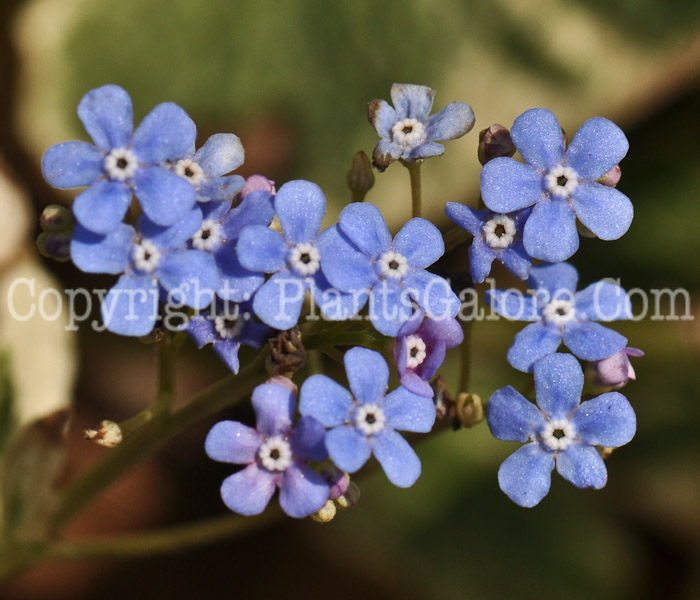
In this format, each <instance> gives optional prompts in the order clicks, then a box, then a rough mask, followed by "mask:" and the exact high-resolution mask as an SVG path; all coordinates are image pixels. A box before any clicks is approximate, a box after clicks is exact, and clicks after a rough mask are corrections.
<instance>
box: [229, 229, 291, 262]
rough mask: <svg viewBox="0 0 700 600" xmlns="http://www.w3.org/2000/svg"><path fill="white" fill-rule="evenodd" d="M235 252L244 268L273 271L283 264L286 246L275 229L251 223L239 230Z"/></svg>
mask: <svg viewBox="0 0 700 600" xmlns="http://www.w3.org/2000/svg"><path fill="white" fill-rule="evenodd" d="M236 253H237V254H238V260H239V261H240V262H241V264H242V265H243V266H244V267H245V268H246V269H249V270H250V271H264V272H266V273H274V272H275V271H278V270H279V269H281V268H282V267H283V266H284V260H285V255H286V253H287V246H286V245H285V243H284V239H283V238H282V236H281V235H280V234H279V233H278V232H277V231H273V230H272V229H268V228H267V227H265V226H264V225H251V226H249V227H246V228H245V229H244V230H243V231H241V234H240V237H239V238H238V243H237V244H236Z"/></svg>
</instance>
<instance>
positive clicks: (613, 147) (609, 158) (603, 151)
mask: <svg viewBox="0 0 700 600" xmlns="http://www.w3.org/2000/svg"><path fill="white" fill-rule="evenodd" d="M627 150H629V142H628V141H627V138H626V137H625V134H624V133H623V131H622V129H620V128H619V127H618V126H617V125H615V123H613V122H612V121H609V120H608V119H604V118H603V117H594V118H592V119H588V121H586V122H585V123H584V124H583V125H581V127H580V128H579V130H578V131H577V132H576V135H574V139H573V140H571V143H570V144H569V147H568V148H567V150H566V164H567V166H569V167H571V168H572V169H574V171H576V172H577V173H578V175H579V177H581V178H582V179H588V180H589V181H594V180H596V179H598V178H600V177H602V176H603V175H605V174H606V173H607V172H608V171H609V170H610V169H612V168H613V167H614V166H615V165H616V164H618V163H619V162H620V161H621V160H622V159H623V158H624V157H625V155H626V154H627Z"/></svg>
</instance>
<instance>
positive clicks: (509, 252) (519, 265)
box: [496, 242, 532, 280]
mask: <svg viewBox="0 0 700 600" xmlns="http://www.w3.org/2000/svg"><path fill="white" fill-rule="evenodd" d="M496 258H498V260H500V261H501V262H502V263H503V264H504V265H505V267H506V269H508V270H509V271H510V272H511V273H512V274H513V275H515V276H516V277H518V278H519V279H523V280H524V279H527V278H528V277H529V276H530V268H531V267H532V259H531V258H530V256H529V255H528V253H527V252H525V246H524V245H523V243H522V242H516V243H515V244H513V245H512V246H510V247H509V248H503V250H501V251H500V252H498V254H497V255H496Z"/></svg>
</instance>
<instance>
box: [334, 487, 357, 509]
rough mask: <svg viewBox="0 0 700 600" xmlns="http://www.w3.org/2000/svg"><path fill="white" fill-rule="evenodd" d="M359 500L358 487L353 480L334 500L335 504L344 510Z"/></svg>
mask: <svg viewBox="0 0 700 600" xmlns="http://www.w3.org/2000/svg"><path fill="white" fill-rule="evenodd" d="M359 501H360V488H359V487H357V485H356V484H355V482H354V481H351V482H350V484H349V485H348V489H347V490H345V493H344V494H341V495H340V496H338V497H337V498H336V500H335V502H336V504H337V505H338V506H339V507H340V508H343V509H345V510H347V509H349V508H352V507H353V506H355V504H357V503H358V502H359Z"/></svg>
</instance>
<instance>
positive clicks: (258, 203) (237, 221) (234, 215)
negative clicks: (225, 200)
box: [222, 190, 275, 242]
mask: <svg viewBox="0 0 700 600" xmlns="http://www.w3.org/2000/svg"><path fill="white" fill-rule="evenodd" d="M274 199H275V197H274V196H273V195H272V194H270V193H269V192H267V191H265V190H256V191H254V192H251V193H250V194H248V195H247V196H246V197H245V198H244V199H243V200H242V201H241V203H240V204H239V205H238V206H236V207H235V208H232V209H231V211H230V212H229V213H228V214H227V215H226V217H225V218H224V221H223V223H222V226H223V230H224V235H225V237H226V240H227V241H228V242H231V241H233V240H236V239H238V237H239V236H240V235H241V231H243V229H244V228H245V227H248V226H249V225H262V226H264V227H267V226H268V225H269V224H270V222H271V221H272V218H273V217H274V216H275V207H274V204H273V202H274Z"/></svg>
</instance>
